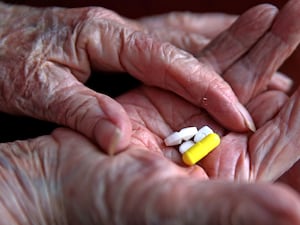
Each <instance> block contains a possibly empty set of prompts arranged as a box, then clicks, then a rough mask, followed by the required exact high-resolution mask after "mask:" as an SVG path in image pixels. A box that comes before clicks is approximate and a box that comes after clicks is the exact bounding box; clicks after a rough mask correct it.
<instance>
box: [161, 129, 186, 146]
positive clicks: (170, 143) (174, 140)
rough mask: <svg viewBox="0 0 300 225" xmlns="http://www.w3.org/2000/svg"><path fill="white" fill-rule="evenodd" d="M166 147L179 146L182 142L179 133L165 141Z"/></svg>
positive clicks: (174, 133) (173, 134)
mask: <svg viewBox="0 0 300 225" xmlns="http://www.w3.org/2000/svg"><path fill="white" fill-rule="evenodd" d="M164 142H165V145H166V146H174V145H179V144H181V142H182V138H181V135H180V134H179V132H177V131H175V132H173V133H172V134H171V135H169V136H168V137H166V138H165V140H164Z"/></svg>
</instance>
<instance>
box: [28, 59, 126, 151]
mask: <svg viewBox="0 0 300 225" xmlns="http://www.w3.org/2000/svg"><path fill="white" fill-rule="evenodd" d="M48 66H49V70H46V66H45V67H44V69H45V71H48V72H49V73H50V72H51V75H50V74H49V76H48V77H52V76H54V77H60V79H62V80H59V81H57V82H58V83H59V85H57V86H56V87H52V88H49V89H48V91H46V90H44V91H43V92H40V93H37V94H36V96H35V98H36V99H35V100H36V101H37V102H38V104H36V105H35V110H40V111H41V112H43V113H31V114H33V115H42V119H47V120H50V121H53V122H56V123H59V124H62V125H65V126H68V127H70V128H73V129H75V130H77V131H79V132H81V133H82V134H84V135H86V136H87V137H89V138H91V139H92V140H93V141H95V142H96V143H97V144H99V145H100V146H101V147H102V149H103V150H104V151H105V152H108V153H112V152H114V151H116V152H118V151H120V150H122V149H124V148H125V147H126V146H127V145H128V143H129V140H130V135H131V122H130V120H129V118H128V115H127V113H126V112H125V110H124V109H123V107H122V106H121V105H120V104H119V103H117V102H116V101H115V100H113V99H111V98H110V97H108V96H106V95H103V94H99V93H96V92H94V91H92V90H91V89H89V88H87V87H85V86H84V85H83V84H82V83H81V82H79V81H77V80H76V79H75V78H73V76H72V75H71V74H68V72H66V71H65V70H64V69H63V68H61V67H59V66H57V65H55V64H50V63H49V64H48ZM45 105H47V110H46V111H45V109H44V107H43V106H45ZM39 107H41V108H39ZM27 108H31V107H26V108H25V109H24V110H27ZM29 113H30V112H29Z"/></svg>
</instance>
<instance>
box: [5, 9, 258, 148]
mask: <svg viewBox="0 0 300 225" xmlns="http://www.w3.org/2000/svg"><path fill="white" fill-rule="evenodd" d="M199 20H201V18H200V19H199ZM0 21H1V23H0V56H1V58H0V70H1V74H0V75H1V79H0V80H1V81H0V91H1V95H0V96H1V97H0V110H1V111H5V112H7V113H14V114H22V115H27V116H33V117H35V118H39V119H43V120H48V121H53V122H56V123H58V124H61V125H65V126H68V127H70V128H73V129H75V130H77V131H79V132H81V133H82V134H84V135H86V136H87V137H89V138H91V139H92V140H93V141H95V142H96V143H98V144H99V145H100V146H101V147H102V148H103V150H105V151H109V150H110V149H111V147H112V144H114V143H117V144H116V146H115V148H116V149H115V150H116V151H119V150H121V149H123V148H125V147H126V146H127V145H128V143H129V141H130V135H131V123H130V120H129V118H128V115H127V114H126V112H125V111H124V109H123V108H122V106H121V105H120V104H118V103H117V102H116V101H114V100H113V99H111V98H109V97H108V96H106V95H103V94H101V93H96V92H94V91H92V90H90V89H89V88H87V87H86V86H84V85H83V83H82V82H85V81H86V80H87V79H88V78H89V75H90V72H91V69H97V70H106V71H124V72H128V73H130V74H132V75H133V76H135V77H136V78H138V79H139V80H141V81H142V82H143V83H145V84H147V85H154V86H157V87H160V88H163V89H167V90H171V91H173V92H174V93H177V94H178V95H180V96H182V97H184V98H185V99H187V100H188V101H192V103H193V104H195V105H197V106H200V107H203V108H205V109H206V110H207V111H208V112H209V113H210V114H211V115H213V116H214V117H215V118H216V119H217V120H218V121H220V122H221V123H222V124H223V125H224V126H225V127H227V128H228V129H232V130H236V131H245V130H248V129H249V127H250V128H253V123H252V119H251V117H250V116H249V114H248V112H247V111H246V110H245V108H244V107H243V106H242V105H241V104H240V103H239V102H238V99H237V98H236V96H235V94H234V93H233V91H232V89H231V88H230V87H229V85H228V84H227V83H226V82H225V81H224V80H223V79H222V78H221V77H220V76H219V75H218V74H217V73H215V72H214V71H213V70H211V68H208V67H207V66H205V65H204V64H203V63H201V62H199V61H198V60H197V59H196V58H195V57H193V56H192V55H190V54H188V53H187V52H185V51H182V50H180V49H178V48H176V47H174V46H173V45H171V44H170V43H169V42H168V40H164V38H165V36H166V35H163V34H151V29H150V28H149V30H147V29H146V27H147V25H143V23H140V22H139V21H131V20H128V19H125V18H121V17H120V16H118V15H116V14H115V13H114V12H112V11H109V10H106V9H103V8H92V7H90V8H78V9H63V8H46V9H37V8H30V7H25V6H8V5H6V4H3V3H0ZM149 27H150V25H149ZM217 29H219V28H217ZM181 33H183V32H181ZM178 35H179V34H178ZM154 36H158V37H154ZM160 37H161V38H160ZM201 40H202V39H201ZM200 42H201V41H200ZM201 43H202V42H201ZM205 43H207V42H205ZM198 44H199V46H200V45H201V44H200V43H198ZM202 46H203V45H202ZM199 81H200V82H199ZM212 82H213V84H214V85H210V84H211V83H212ZM187 87H189V88H187ZM191 96H193V98H194V99H191ZM206 98H209V99H212V100H214V103H215V104H210V105H207V104H204V103H203V101H202V100H203V99H206ZM220 103H222V104H220ZM224 111H226V118H225V117H224V115H223V112H224Z"/></svg>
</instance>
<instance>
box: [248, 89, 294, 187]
mask: <svg viewBox="0 0 300 225" xmlns="http://www.w3.org/2000/svg"><path fill="white" fill-rule="evenodd" d="M299 98H300V89H298V90H297V91H296V92H295V94H294V95H293V96H292V97H291V98H290V100H289V101H288V102H287V103H286V104H285V105H284V107H283V108H282V110H281V111H280V112H279V113H278V115H277V116H276V117H275V118H274V119H273V120H272V121H270V122H268V123H267V124H265V126H263V127H262V128H261V129H259V130H258V131H257V132H256V133H255V134H254V135H253V136H252V137H251V139H250V140H249V145H248V146H249V154H250V159H251V160H250V161H251V165H250V168H251V179H255V180H256V179H257V180H268V181H269V180H276V179H278V178H279V177H280V176H281V175H282V174H283V173H285V172H286V171H287V170H289V169H290V168H291V167H292V166H293V165H294V163H295V162H297V161H298V160H299V158H300V155H299V148H300V142H299V135H300V129H299V126H300V119H299V118H300V105H299V104H300V101H299Z"/></svg>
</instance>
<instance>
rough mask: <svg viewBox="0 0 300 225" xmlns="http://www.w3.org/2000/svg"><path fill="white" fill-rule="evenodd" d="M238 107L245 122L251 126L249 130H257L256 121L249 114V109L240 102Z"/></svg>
mask: <svg viewBox="0 0 300 225" xmlns="http://www.w3.org/2000/svg"><path fill="white" fill-rule="evenodd" d="M237 109H238V110H239V112H240V113H241V115H242V117H243V118H244V122H245V124H246V126H247V127H248V128H249V130H251V131H252V132H255V131H256V127H255V124H254V121H253V119H252V117H251V115H250V114H249V112H248V110H247V109H246V108H245V107H244V106H243V105H242V104H240V103H238V105H237Z"/></svg>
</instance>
